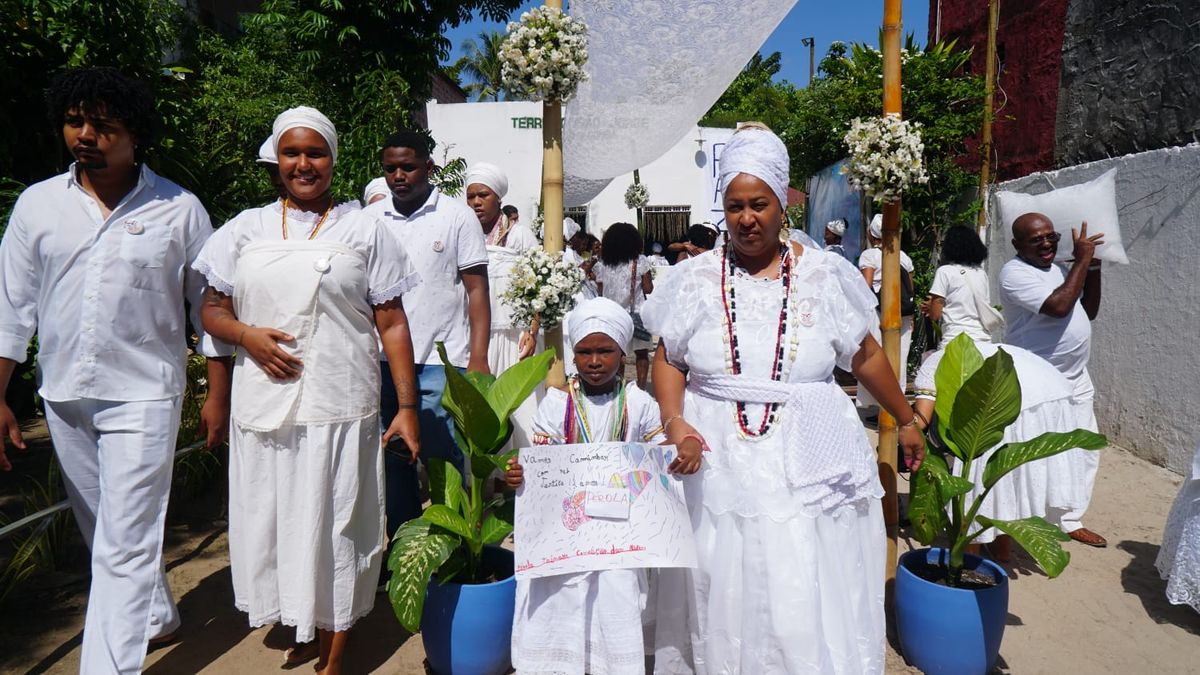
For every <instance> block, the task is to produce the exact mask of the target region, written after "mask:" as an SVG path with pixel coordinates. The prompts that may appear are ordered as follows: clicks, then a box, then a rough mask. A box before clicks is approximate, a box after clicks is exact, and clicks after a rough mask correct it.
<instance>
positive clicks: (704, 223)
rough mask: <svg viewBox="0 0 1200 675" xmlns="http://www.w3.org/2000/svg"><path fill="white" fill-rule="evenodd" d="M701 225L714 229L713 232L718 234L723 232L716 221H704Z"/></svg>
mask: <svg viewBox="0 0 1200 675" xmlns="http://www.w3.org/2000/svg"><path fill="white" fill-rule="evenodd" d="M731 180H732V179H731ZM700 227H703V228H706V229H709V230H712V231H713V232H716V233H717V234H721V228H719V227H717V226H716V224H715V223H712V222H709V221H707V220H706V221H704V222H703V223H700Z"/></svg>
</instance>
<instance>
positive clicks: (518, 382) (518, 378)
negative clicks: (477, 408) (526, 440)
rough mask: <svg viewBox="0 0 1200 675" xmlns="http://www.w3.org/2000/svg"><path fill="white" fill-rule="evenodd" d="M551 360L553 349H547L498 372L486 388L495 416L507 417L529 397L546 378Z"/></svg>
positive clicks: (552, 358)
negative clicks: (494, 379) (497, 375)
mask: <svg viewBox="0 0 1200 675" xmlns="http://www.w3.org/2000/svg"><path fill="white" fill-rule="evenodd" d="M553 360H554V351H553V350H551V349H547V350H546V351H544V352H542V353H541V354H536V355H534V356H531V357H529V358H527V359H524V360H522V361H518V362H517V363H515V364H513V365H512V366H511V367H509V368H508V370H505V371H504V372H503V373H500V376H499V377H497V378H496V381H495V382H493V383H492V386H491V387H489V388H488V389H487V400H488V403H490V404H491V406H492V410H493V411H495V413H496V416H497V417H499V418H501V419H507V418H508V417H509V416H510V415H512V414H513V411H515V410H516V409H517V408H519V407H520V406H521V403H523V402H524V401H525V399H527V398H529V395H530V394H532V393H533V390H534V389H537V386H538V385H539V384H541V383H542V382H544V381H545V380H546V373H548V372H549V371H550V363H551V362H552V361H553Z"/></svg>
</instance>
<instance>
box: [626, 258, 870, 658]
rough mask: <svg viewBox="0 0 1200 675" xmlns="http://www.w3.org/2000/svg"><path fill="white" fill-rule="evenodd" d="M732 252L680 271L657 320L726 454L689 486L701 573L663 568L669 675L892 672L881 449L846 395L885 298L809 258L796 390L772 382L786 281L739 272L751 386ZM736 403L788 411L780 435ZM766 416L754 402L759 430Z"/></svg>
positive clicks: (793, 370)
mask: <svg viewBox="0 0 1200 675" xmlns="http://www.w3.org/2000/svg"><path fill="white" fill-rule="evenodd" d="M724 265H725V258H724V251H723V249H721V248H718V249H716V250H714V251H710V252H708V253H705V254H703V255H700V256H698V257H696V258H693V259H691V260H688V261H685V262H683V263H681V264H679V265H677V266H676V269H674V270H672V274H671V275H670V276H669V277H668V281H667V283H666V284H663V285H661V286H660V287H658V288H656V289H655V291H654V293H653V294H651V295H650V297H649V298H648V299H647V301H646V304H645V305H644V306H643V308H642V312H643V316H644V318H645V321H646V326H647V328H649V329H650V331H651V332H654V333H656V334H658V335H661V336H662V341H663V344H664V345H665V347H666V350H667V358H668V359H670V361H671V363H672V364H674V365H676V366H677V367H679V368H681V369H684V370H686V371H687V372H688V388H687V392H686V394H685V397H684V417H685V418H686V419H687V421H688V422H689V423H691V424H692V426H694V427H695V428H696V429H697V430H698V431H699V432H700V433H701V434H702V435H703V436H704V438H705V440H706V441H707V442H708V444H709V446H710V447H711V451H710V452H706V453H705V454H704V462H703V465H702V467H701V470H700V472H699V473H698V474H696V475H694V476H690V477H687V478H686V479H685V490H686V492H687V498H688V507H689V509H690V511H691V513H692V522H693V526H694V528H695V535H696V548H697V553H698V558H699V568H698V569H696V570H692V571H688V570H661V571H660V575H659V579H660V582H661V585H660V587H659V588H658V593H657V595H658V599H659V601H658V608H657V632H656V636H655V668H656V671H657V672H663V673H701V674H705V673H707V674H712V675H716V674H726V673H745V674H746V675H758V674H760V673H817V672H820V673H856V674H857V673H882V672H883V666H884V632H885V623H884V607H883V599H884V566H885V562H886V556H887V550H886V536H885V532H884V524H883V512H882V508H881V506H880V503H879V498H880V497H881V496H882V495H883V489H882V486H881V485H880V483H879V478H878V469H877V465H876V460H875V452H874V450H873V449H872V448H871V446H870V444H869V443H868V442H867V438H866V433H865V431H864V430H863V428H862V424H861V423H860V421H859V418H858V414H857V413H856V412H855V408H854V404H853V402H852V401H851V400H850V398H849V397H847V396H846V395H845V394H844V393H843V392H842V390H841V388H840V387H839V386H837V385H836V383H834V382H833V378H832V374H833V368H834V366H835V365H840V366H841V367H843V368H846V369H849V367H850V360H851V359H852V358H853V356H854V354H855V353H857V351H858V349H859V346H860V344H861V342H862V340H863V339H864V338H865V337H866V335H867V334H868V330H869V326H870V325H871V324H872V323H875V322H876V321H877V320H878V319H877V316H876V314H875V304H876V303H875V296H874V295H873V294H871V292H870V290H869V289H868V288H867V286H866V283H865V282H864V280H863V278H862V275H861V274H860V273H859V272H858V270H856V269H855V268H854V267H853V266H852V265H851V264H850V263H849V262H847V261H846V260H845V259H844V258H841V257H840V256H837V255H836V254H832V253H828V252H825V251H821V250H819V249H815V248H807V247H806V248H805V249H804V251H803V254H802V255H801V256H799V258H798V259H797V260H796V261H795V266H794V270H793V281H792V288H791V293H790V296H789V298H788V300H789V313H788V320H787V329H786V333H785V340H784V351H785V364H786V365H785V368H784V375H785V376H784V377H783V381H782V382H771V381H770V379H769V378H770V371H771V367H772V362H773V360H774V353H775V345H776V337H777V335H778V331H779V314H780V306H781V302H782V295H783V294H782V288H783V286H782V281H781V280H778V279H777V280H756V279H753V278H750V277H748V276H745V275H744V274H743V273H741V272H740V271H739V272H737V273H735V274H734V275H733V280H732V286H733V288H734V290H735V297H736V304H735V309H736V334H737V336H738V343H739V345H740V355H741V358H740V363H741V364H742V372H743V375H742V376H737V377H735V376H731V375H729V374H728V370H727V362H726V359H727V358H729V356H728V350H727V347H726V342H725V338H724V337H723V336H724V335H727V334H728V333H727V332H726V328H725V318H724V315H725V313H724V307H723V303H722V267H723V266H724ZM736 400H743V401H754V400H757V401H772V400H775V401H785V403H784V405H783V406H782V408H781V409H780V417H779V420H778V422H777V424H776V425H775V426H774V428H773V430H772V431H771V432H770V433H769V434H768V435H766V436H765V437H763V438H761V439H758V440H748V439H744V438H742V437H741V435H740V434H739V430H738V425H737V423H736V420H735V403H734V401H736ZM763 410H764V406H763V405H760V404H750V405H748V406H747V414H748V416H749V419H750V420H751V426H752V427H753V428H756V427H757V425H758V422H759V421H760V420H761V419H762V415H763Z"/></svg>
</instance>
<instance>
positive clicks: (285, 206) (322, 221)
mask: <svg viewBox="0 0 1200 675" xmlns="http://www.w3.org/2000/svg"><path fill="white" fill-rule="evenodd" d="M288 202H289V200H288V199H284V200H283V238H284V239H287V238H288V226H287V212H288ZM332 210H333V200H332V199H330V200H329V206H328V207H327V208H326V209H325V213H322V214H321V219H320V220H318V221H317V226H316V227H314V228H313V229H312V232H310V233H309V234H308V240H309V241H312V240H313V239H314V238H315V237H316V236H317V233H318V232H320V231H321V226H322V225H324V224H325V219H326V218H328V217H329V212H330V211H332Z"/></svg>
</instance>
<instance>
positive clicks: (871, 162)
mask: <svg viewBox="0 0 1200 675" xmlns="http://www.w3.org/2000/svg"><path fill="white" fill-rule="evenodd" d="M920 127H921V125H920V124H919V123H917V122H909V121H908V120H903V119H900V116H899V115H897V114H894V113H891V114H887V115H884V116H883V117H868V118H866V119H863V118H861V117H858V118H855V119H853V120H851V122H850V130H849V131H847V132H846V136H845V138H844V140H845V142H846V145H847V146H848V147H849V148H850V161H849V163H848V164H846V165H845V166H843V167H842V173H843V174H846V175H847V176H848V177H849V180H850V186H851V187H853V188H854V189H855V190H860V191H862V192H864V193H865V194H866V195H867V196H868V197H871V198H872V199H874V200H875V201H877V202H881V203H884V204H887V203H891V202H894V201H896V200H897V199H899V198H900V194H901V193H902V192H904V190H905V189H906V188H907V187H909V186H910V185H912V184H914V183H927V182H929V175H928V174H926V173H925V162H924V160H923V159H922V153H924V152H925V144H924V143H922V142H921V132H920Z"/></svg>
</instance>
